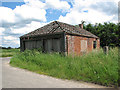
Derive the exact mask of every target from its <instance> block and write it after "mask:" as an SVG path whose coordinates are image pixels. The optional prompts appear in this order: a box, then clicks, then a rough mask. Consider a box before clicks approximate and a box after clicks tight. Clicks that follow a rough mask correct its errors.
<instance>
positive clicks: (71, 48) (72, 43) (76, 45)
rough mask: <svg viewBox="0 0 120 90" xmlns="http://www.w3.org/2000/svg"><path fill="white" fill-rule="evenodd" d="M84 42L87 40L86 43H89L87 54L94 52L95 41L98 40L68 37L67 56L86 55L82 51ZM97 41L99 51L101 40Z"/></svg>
mask: <svg viewBox="0 0 120 90" xmlns="http://www.w3.org/2000/svg"><path fill="white" fill-rule="evenodd" d="M82 40H85V42H87V48H86V50H87V51H86V53H87V52H90V51H92V50H93V41H94V40H96V38H87V37H82V36H73V35H66V52H67V54H68V55H82V54H83V53H84V52H82V51H81V42H82ZM96 41H97V49H99V48H100V40H99V39H97V40H96ZM83 45H84V44H83ZM85 45H86V44H85ZM83 48H84V46H83Z"/></svg>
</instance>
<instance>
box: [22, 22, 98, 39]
mask: <svg viewBox="0 0 120 90" xmlns="http://www.w3.org/2000/svg"><path fill="white" fill-rule="evenodd" d="M56 32H66V33H69V34H77V35H81V36H87V37H94V38H98V37H97V36H95V35H94V34H92V33H90V32H88V31H87V30H84V29H82V28H79V27H77V26H73V25H70V24H66V23H63V22H59V21H54V22H51V23H49V24H47V25H45V26H43V27H41V28H38V29H37V30H35V31H32V32H30V33H28V34H25V35H23V36H21V37H20V38H22V37H31V36H38V35H47V34H54V33H56Z"/></svg>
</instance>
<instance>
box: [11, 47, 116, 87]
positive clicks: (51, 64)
mask: <svg viewBox="0 0 120 90" xmlns="http://www.w3.org/2000/svg"><path fill="white" fill-rule="evenodd" d="M10 64H11V65H12V66H15V67H20V68H23V69H27V70H30V71H33V72H36V73H39V74H45V75H49V76H53V77H57V78H62V79H69V80H77V81H80V80H82V81H87V82H93V83H97V84H101V85H105V86H111V85H114V86H117V85H118V82H117V81H118V48H114V49H111V50H110V51H109V53H108V55H105V54H104V53H103V51H102V49H101V50H100V51H98V52H96V51H94V52H91V53H89V54H87V55H83V56H79V57H70V56H69V57H64V56H61V55H59V54H43V53H40V52H37V51H35V50H33V51H30V50H27V51H25V52H22V53H19V54H18V55H14V56H13V58H12V59H11V62H10Z"/></svg>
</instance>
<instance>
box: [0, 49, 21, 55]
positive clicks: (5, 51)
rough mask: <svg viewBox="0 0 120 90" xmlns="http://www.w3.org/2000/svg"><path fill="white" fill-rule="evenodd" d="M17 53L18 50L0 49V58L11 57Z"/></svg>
mask: <svg viewBox="0 0 120 90" xmlns="http://www.w3.org/2000/svg"><path fill="white" fill-rule="evenodd" d="M19 51H20V50H19V49H0V57H11V56H13V55H15V54H16V53H18V52H19Z"/></svg>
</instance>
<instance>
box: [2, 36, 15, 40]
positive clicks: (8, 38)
mask: <svg viewBox="0 0 120 90" xmlns="http://www.w3.org/2000/svg"><path fill="white" fill-rule="evenodd" d="M3 39H5V40H16V39H17V38H16V37H13V36H4V37H3Z"/></svg>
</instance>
